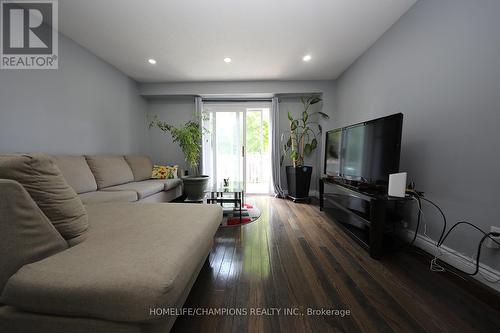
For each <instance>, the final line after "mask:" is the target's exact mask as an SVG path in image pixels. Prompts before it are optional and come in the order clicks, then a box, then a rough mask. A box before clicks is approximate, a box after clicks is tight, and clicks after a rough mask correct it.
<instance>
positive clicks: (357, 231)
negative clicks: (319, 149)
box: [319, 176, 411, 259]
mask: <svg viewBox="0 0 500 333" xmlns="http://www.w3.org/2000/svg"><path fill="white" fill-rule="evenodd" d="M319 183H320V184H319V189H320V193H319V194H320V210H321V211H325V212H326V213H328V214H329V215H331V216H332V217H333V220H334V221H335V222H336V223H337V224H338V225H339V226H340V227H341V228H342V229H343V230H344V231H345V232H346V234H348V235H349V236H350V237H352V238H353V239H354V240H355V241H357V242H358V243H359V244H360V245H361V246H362V247H363V248H365V249H366V250H367V251H368V252H369V253H370V256H371V257H372V258H374V259H380V258H381V257H382V255H383V253H384V252H385V250H387V248H388V246H387V245H388V244H389V243H390V242H391V241H392V240H393V237H392V233H393V231H394V227H395V225H396V224H397V223H399V222H401V219H402V214H401V213H402V211H401V208H402V206H403V205H404V204H405V203H406V202H407V201H408V200H411V198H410V197H405V198H398V197H391V196H388V195H387V194H384V193H383V192H382V191H381V190H380V188H379V189H374V190H372V189H361V190H360V189H358V188H356V187H355V186H352V185H349V184H343V183H340V182H338V181H336V180H334V179H332V178H329V177H326V176H323V177H321V178H320V182H319ZM325 187H326V188H327V191H326V192H325Z"/></svg>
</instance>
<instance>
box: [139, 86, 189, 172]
mask: <svg viewBox="0 0 500 333" xmlns="http://www.w3.org/2000/svg"><path fill="white" fill-rule="evenodd" d="M194 112H195V107H194V97H190V96H184V97H170V98H168V97H166V98H158V99H153V100H150V101H149V105H148V118H149V119H153V117H154V116H157V117H158V119H159V120H162V121H166V122H168V123H169V124H171V125H174V126H178V125H182V124H184V123H185V122H187V121H189V120H193V119H194ZM148 141H149V148H150V153H151V158H152V159H153V162H154V163H156V164H162V165H165V164H166V165H174V164H176V165H179V167H181V168H183V169H184V170H189V167H188V165H187V163H186V161H185V158H184V153H183V152H182V150H181V149H180V148H179V145H178V144H177V143H173V142H172V136H171V135H170V134H169V133H165V132H163V131H161V130H160V129H158V128H151V129H150V130H149V133H148Z"/></svg>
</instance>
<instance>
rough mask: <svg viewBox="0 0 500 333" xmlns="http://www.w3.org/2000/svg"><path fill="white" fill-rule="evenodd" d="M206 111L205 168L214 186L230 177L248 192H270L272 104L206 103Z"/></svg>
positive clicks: (230, 179) (231, 180)
mask: <svg viewBox="0 0 500 333" xmlns="http://www.w3.org/2000/svg"><path fill="white" fill-rule="evenodd" d="M203 114H204V117H203V119H204V127H205V129H206V132H205V135H204V136H205V138H204V143H203V144H204V147H203V148H204V149H203V165H204V167H203V169H204V172H206V173H207V174H209V175H210V176H211V178H212V185H214V184H217V185H219V186H220V185H221V184H222V183H223V181H224V179H228V180H229V181H230V182H238V183H240V184H241V185H242V186H243V187H244V189H245V191H246V192H247V193H260V194H268V193H270V192H271V154H270V145H269V132H270V128H269V114H270V105H269V103H249V102H245V103H205V105H204V113H203Z"/></svg>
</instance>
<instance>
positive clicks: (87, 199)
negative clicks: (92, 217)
mask: <svg viewBox="0 0 500 333" xmlns="http://www.w3.org/2000/svg"><path fill="white" fill-rule="evenodd" d="M79 196H80V199H82V202H83V204H84V205H93V204H98V203H104V202H134V201H137V200H138V199H139V197H138V196H137V192H135V191H107V192H106V191H95V192H87V193H82V194H79Z"/></svg>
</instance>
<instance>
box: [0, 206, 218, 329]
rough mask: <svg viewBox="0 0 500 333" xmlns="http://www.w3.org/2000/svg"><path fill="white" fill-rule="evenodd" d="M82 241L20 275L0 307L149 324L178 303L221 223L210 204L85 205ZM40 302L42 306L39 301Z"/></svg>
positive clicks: (11, 280)
mask: <svg viewBox="0 0 500 333" xmlns="http://www.w3.org/2000/svg"><path fill="white" fill-rule="evenodd" d="M88 212H89V216H90V221H91V228H90V230H89V234H88V237H87V240H86V241H85V242H83V243H80V244H79V245H78V246H75V247H72V248H69V249H68V250H66V251H63V252H60V253H57V254H55V255H53V256H51V257H49V258H46V259H44V260H42V261H39V262H36V263H32V264H29V265H26V266H24V267H23V268H21V269H20V270H19V271H18V272H17V273H16V274H15V275H14V276H12V277H11V278H10V279H9V281H8V283H7V285H6V286H5V289H4V292H3V294H2V297H1V298H0V302H4V303H5V304H7V305H12V306H15V307H17V308H20V309H22V310H25V311H32V312H39V313H48V314H58V315H68V316H79V317H90V318H103V319H108V320H114V321H126V322H137V321H149V320H155V319H157V317H154V316H151V315H150V312H149V309H150V308H151V307H162V308H168V307H171V306H173V304H175V302H176V300H177V299H178V298H179V297H181V294H182V293H183V291H184V289H185V287H186V286H187V285H188V283H189V281H190V279H191V278H192V275H193V274H195V272H196V271H197V267H199V264H200V262H202V261H203V260H204V259H205V256H206V255H207V253H208V251H209V249H210V247H211V244H212V241H213V237H214V234H215V232H216V231H217V228H218V226H219V223H220V221H221V219H222V209H221V207H220V206H218V205H200V204H172V203H161V204H141V203H109V204H99V205H90V206H88ZM40 300H43V302H42V301H40Z"/></svg>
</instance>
